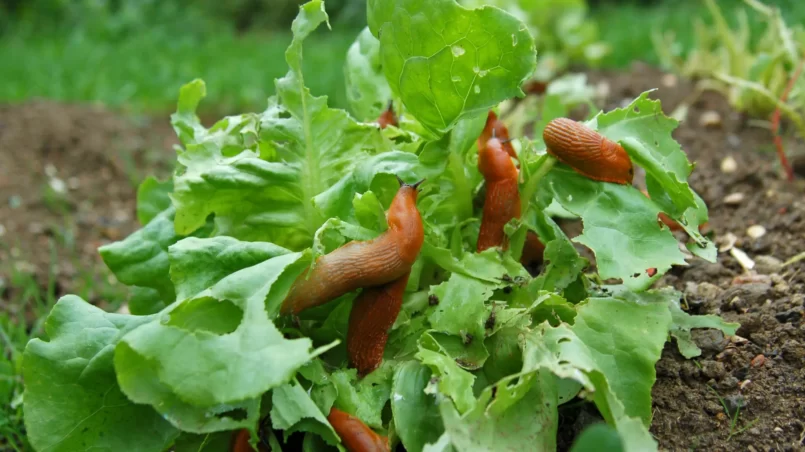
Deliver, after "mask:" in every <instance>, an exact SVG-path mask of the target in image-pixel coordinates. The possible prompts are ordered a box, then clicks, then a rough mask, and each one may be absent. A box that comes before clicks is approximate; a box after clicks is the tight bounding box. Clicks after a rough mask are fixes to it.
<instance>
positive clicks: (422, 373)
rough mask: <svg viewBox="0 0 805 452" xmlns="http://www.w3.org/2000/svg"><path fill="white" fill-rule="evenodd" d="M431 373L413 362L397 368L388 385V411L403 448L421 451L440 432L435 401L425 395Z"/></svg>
mask: <svg viewBox="0 0 805 452" xmlns="http://www.w3.org/2000/svg"><path fill="white" fill-rule="evenodd" d="M431 374H432V373H431V371H430V369H428V368H427V367H425V366H423V365H422V364H420V363H419V362H417V361H407V362H405V363H403V364H401V365H400V366H398V367H397V370H396V372H395V374H394V382H393V386H392V396H391V411H392V413H393V415H394V425H395V427H396V431H397V433H398V434H399V435H400V439H401V440H402V443H403V445H404V446H405V449H406V450H407V451H410V452H417V451H421V450H422V448H423V447H424V446H425V444H427V443H430V442H435V441H437V440H438V439H439V435H441V434H442V432H443V431H444V426H443V425H442V417H441V415H440V413H439V406H438V405H437V402H436V398H435V397H434V396H433V395H431V394H426V393H425V387H426V386H427V385H428V382H429V381H430V377H431Z"/></svg>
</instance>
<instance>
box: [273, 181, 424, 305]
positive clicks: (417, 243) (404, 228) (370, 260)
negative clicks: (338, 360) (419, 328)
mask: <svg viewBox="0 0 805 452" xmlns="http://www.w3.org/2000/svg"><path fill="white" fill-rule="evenodd" d="M416 198H417V187H416V184H415V185H402V186H401V187H400V189H399V191H397V195H396V196H395V197H394V200H393V201H392V203H391V207H390V208H389V212H388V215H387V221H388V225H389V229H388V230H387V231H386V232H384V233H383V234H382V235H380V236H379V237H377V238H375V239H372V240H367V241H361V242H359V241H353V242H349V243H347V244H346V245H344V246H342V247H340V248H338V249H336V250H334V251H333V252H331V253H329V254H325V255H324V256H321V257H319V258H318V260H317V261H316V265H315V267H313V269H308V270H306V271H305V272H303V273H302V274H301V275H300V276H299V277H298V278H297V280H296V282H295V283H294V285H293V287H291V290H290V292H289V293H288V296H287V297H286V298H285V301H284V302H283V303H282V307H281V308H280V313H281V314H298V313H299V312H301V311H303V310H305V309H308V308H312V307H314V306H319V305H321V304H324V303H327V302H328V301H331V300H333V299H335V298H338V297H340V296H341V295H344V294H345V293H348V292H351V291H353V290H357V289H359V288H361V287H372V286H378V285H381V284H386V283H388V282H391V281H394V280H396V279H398V278H400V277H401V276H403V275H405V274H406V273H408V271H409V270H410V269H411V265H413V263H414V261H415V260H416V258H417V256H418V255H419V250H420V248H422V243H423V242H424V240H425V233H424V230H423V228H422V217H420V215H419V210H417V207H416Z"/></svg>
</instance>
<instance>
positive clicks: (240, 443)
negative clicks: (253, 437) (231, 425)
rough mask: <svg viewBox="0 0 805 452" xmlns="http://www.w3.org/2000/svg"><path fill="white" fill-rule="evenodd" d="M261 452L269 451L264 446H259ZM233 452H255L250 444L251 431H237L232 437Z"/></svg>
mask: <svg viewBox="0 0 805 452" xmlns="http://www.w3.org/2000/svg"><path fill="white" fill-rule="evenodd" d="M257 450H258V451H259V452H268V449H267V448H266V447H265V446H264V445H263V444H258V445H257ZM231 452H254V449H252V445H251V444H249V430H248V429H245V428H244V429H240V430H237V431H235V433H234V434H233V435H232V448H231Z"/></svg>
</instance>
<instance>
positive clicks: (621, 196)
mask: <svg viewBox="0 0 805 452" xmlns="http://www.w3.org/2000/svg"><path fill="white" fill-rule="evenodd" d="M541 189H543V190H545V191H547V192H548V193H550V194H551V195H552V196H553V197H554V199H556V200H557V201H559V203H561V204H562V206H563V207H564V208H565V209H567V210H569V211H570V212H572V213H574V214H576V215H579V216H580V217H581V218H582V221H583V222H584V232H583V234H581V235H580V236H578V237H576V238H575V239H574V241H575V242H578V243H581V244H583V245H585V246H587V247H588V248H590V249H591V250H592V251H593V252H594V253H595V259H596V263H597V265H598V271H599V274H600V275H601V278H602V279H609V278H619V279H621V280H622V281H623V283H624V284H625V285H626V286H627V287H628V288H630V289H631V290H645V289H647V288H648V286H649V285H650V284H651V283H652V282H653V281H654V280H656V279H657V278H659V277H660V276H661V275H662V274H663V273H664V272H665V271H667V270H668V269H669V268H671V266H672V265H685V255H684V254H682V252H681V251H680V250H679V245H678V244H677V241H676V239H675V238H674V236H673V234H671V232H670V231H668V229H661V228H660V227H659V225H658V223H657V215H658V214H659V209H658V208H657V206H656V205H655V204H654V203H653V202H652V201H651V200H649V199H648V198H646V197H645V196H643V194H642V193H640V192H639V191H638V190H636V189H634V188H632V187H628V186H624V185H618V184H610V183H604V182H596V181H593V180H590V179H588V178H586V177H584V176H582V175H580V174H578V173H576V172H575V171H572V170H570V169H566V168H558V167H557V168H554V169H553V170H552V171H551V172H550V173H548V175H547V176H546V177H545V179H544V180H543V183H542V184H541ZM649 268H656V269H657V274H656V275H655V276H654V277H653V278H652V277H649V276H648V274H647V273H646V270H648V269H649Z"/></svg>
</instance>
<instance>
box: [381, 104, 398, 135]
mask: <svg viewBox="0 0 805 452" xmlns="http://www.w3.org/2000/svg"><path fill="white" fill-rule="evenodd" d="M377 123H378V124H379V125H380V128H381V129H385V128H386V127H388V126H394V127H397V126H399V125H400V123H399V121H397V115H396V114H395V113H394V104H393V103H392V102H389V106H388V108H386V109H385V110H384V111H383V113H380V116H379V117H378V118H377Z"/></svg>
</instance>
